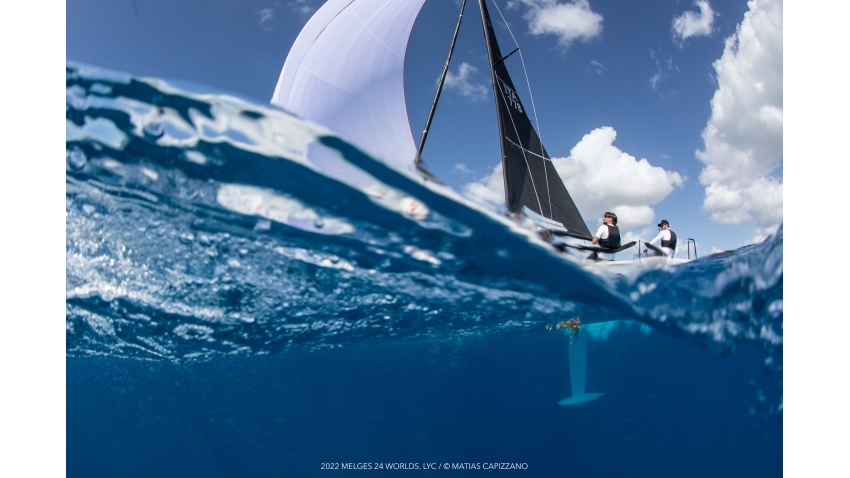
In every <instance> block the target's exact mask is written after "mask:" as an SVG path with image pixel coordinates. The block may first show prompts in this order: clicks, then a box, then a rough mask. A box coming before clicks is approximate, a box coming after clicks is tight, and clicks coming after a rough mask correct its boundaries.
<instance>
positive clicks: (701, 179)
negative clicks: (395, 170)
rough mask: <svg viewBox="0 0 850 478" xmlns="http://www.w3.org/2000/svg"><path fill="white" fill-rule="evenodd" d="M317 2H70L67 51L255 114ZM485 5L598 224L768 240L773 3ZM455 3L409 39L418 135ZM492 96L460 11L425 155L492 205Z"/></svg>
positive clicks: (708, 245) (731, 241)
mask: <svg viewBox="0 0 850 478" xmlns="http://www.w3.org/2000/svg"><path fill="white" fill-rule="evenodd" d="M491 1H492V0H491ZM322 3H323V2H322V1H321V0H294V1H263V0H247V1H234V0H206V1H195V0H184V1H180V2H167V1H164V0H127V1H123V2H114V1H106V0H69V1H68V2H67V3H66V57H67V59H69V60H74V61H81V62H85V63H90V64H93V65H97V66H102V67H107V68H115V69H121V70H124V71H127V72H129V73H132V74H135V75H140V76H152V77H160V78H166V79H179V80H189V81H193V82H197V83H201V84H204V85H207V86H211V87H215V88H219V89H221V90H223V91H227V92H231V93H235V94H237V95H240V96H243V97H245V98H248V99H251V100H253V101H255V102H258V103H267V102H268V101H269V99H270V98H271V95H272V92H273V90H274V87H275V84H276V82H277V79H278V76H279V74H280V70H281V67H282V65H283V62H284V60H285V59H286V55H287V53H288V51H289V48H290V46H291V45H292V43H293V41H294V40H295V37H296V36H297V35H298V32H299V31H300V29H301V27H302V26H303V25H304V24H305V23H306V21H307V20H308V19H309V17H310V15H311V14H312V12H314V11H315V9H317V8H318V7H320V6H321V4H322ZM497 4H498V6H499V8H500V9H501V11H502V13H503V14H504V15H505V18H506V19H507V22H508V26H509V27H510V31H509V30H508V27H506V26H505V23H504V22H502V21H501V17H500V15H499V13H498V11H496V9H495V8H494V7H493V4H492V3H491V4H490V5H489V7H490V11H491V16H492V17H493V19H494V24H495V26H496V28H497V35H498V36H499V42H500V44H501V46H502V49H503V50H504V51H506V52H508V51H510V50H513V48H514V46H513V40H512V38H511V32H512V33H513V36H514V37H515V38H516V40H517V42H518V43H519V46H520V47H521V48H522V50H521V52H522V57H521V58H520V55H519V54H517V55H514V56H512V57H511V58H510V59H508V60H507V61H506V63H507V64H508V68H509V70H510V72H511V74H512V76H513V77H514V82H515V84H516V85H517V88H518V90H519V93H520V95H522V96H523V102H524V103H525V104H526V105H527V107H528V105H531V101H530V98H529V96H528V90H527V88H523V84H524V83H525V75H524V73H523V68H522V67H523V64H522V63H523V61H524V63H525V67H526V70H527V72H528V77H529V80H530V83H531V88H532V92H533V95H534V104H535V106H536V113H537V119H538V120H539V129H540V133H541V137H542V139H543V141H544V144H545V145H546V148H547V150H548V151H549V153H550V155H551V156H552V157H553V158H555V159H554V160H555V163H556V166H557V167H558V169H559V172H561V175H562V178H564V181H565V183H566V184H567V187H568V188H569V190H570V192H571V193H572V194H573V196H574V198H576V202H577V204H578V206H579V208H580V210H581V211H582V213H583V215H584V216H585V219H586V220H587V221H588V222H589V223H590V225H591V228H592V229H594V228H595V227H594V226H595V225H596V224H597V221H598V218H600V217H601V213H602V212H604V211H605V210H614V211H615V212H618V214H619V216H620V218H621V225H622V226H623V229H624V232H625V230H628V231H630V235H631V237H632V238H641V239H644V240H648V239H651V238H652V237H653V236H654V235H655V233H656V232H657V231H656V228H655V227H654V225H655V223H657V222H658V221H659V220H660V219H662V218H663V219H667V220H669V221H670V223H671V225H672V228H673V229H674V230H675V231H676V232H677V234H678V235H679V237H680V238H683V239H684V238H689V237H692V238H695V239H696V240H697V241H698V243H699V245H700V252H701V253H703V254H706V253H709V252H711V251H712V250H725V249H731V248H734V247H738V246H740V245H743V244H745V243H747V242H749V241H752V240H754V239H758V238H759V237H764V236H765V234H766V233H768V232H769V231H771V230H773V229H774V228H775V227H776V225H777V224H778V223H779V221H781V218H782V206H783V202H782V200H783V197H782V187H783V179H782V175H783V169H782V155H783V153H782V151H783V150H782V119H783V118H782V111H783V104H782V99H783V93H782V88H783V84H782V78H783V76H782V73H783V70H782V68H783V66H782V58H783V53H782V47H783V45H782V4H781V2H778V1H775V0H770V1H765V0H759V1H757V2H755V3H753V4H752V5H754V9H753V10H754V11H752V12H751V7H750V5H748V4H747V2H744V1H741V0H735V1H728V0H726V1H720V0H706V1H702V0H699V1H697V2H691V1H678V2H677V1H673V0H669V1H668V0H664V1H652V2H634V1H619V0H618V1H607V2H603V1H599V0H572V1H568V0H511V1H507V0H497ZM459 5H460V2H459V1H455V0H429V1H427V2H426V3H425V6H424V7H423V9H422V12H421V13H420V15H419V17H418V18H417V21H416V24H415V26H414V29H413V33H412V35H411V39H410V43H409V45H408V54H407V64H406V69H405V92H406V97H407V103H408V114H409V117H410V120H411V126H412V130H413V132H414V136H415V137H416V139H417V140H418V135H419V132H420V131H421V129H422V125H423V124H424V121H425V118H426V116H427V113H428V109H429V107H430V104H431V100H432V99H433V95H434V89H435V86H436V80H437V78H438V76H439V73H440V71H441V69H442V65H443V62H444V60H445V55H446V52H447V50H448V46H449V43H450V41H451V35H452V32H453V29H454V26H455V21H456V18H457V13H458V9H459ZM771 11H773V12H774V14H773V15H772V16H771V15H770V12H771ZM748 12H750V13H749V15H750V16H751V17H753V20H751V21H749V22H744V19H745V14H748ZM776 12H778V14H777V13H776ZM777 19H778V24H777ZM768 20H771V21H768ZM742 23H743V25H742ZM739 29H740V30H741V33H740V37H739V36H738V34H737V32H738V30H739ZM730 38H731V40H730V41H731V42H732V47H730V48H726V43H727V40H728V39H730ZM753 39H757V40H758V41H757V42H755V41H753ZM724 52H725V56H724ZM715 64H717V65H719V66H721V68H722V73H718V70H717V69H716V68H715ZM718 89H721V90H722V94H719V95H718V98H719V99H718V100H717V102H716V103H717V105H716V107H715V108H713V107H712V98H713V97H715V94H716V93H717V92H718ZM492 95H493V94H492V89H491V86H490V77H489V72H488V71H487V60H486V47H485V45H484V41H483V35H482V28H481V21H480V18H479V16H478V5H477V2H476V1H475V0H470V1H469V2H468V4H467V10H466V15H465V17H464V23H463V26H462V27H461V33H460V36H459V38H458V44H457V47H456V49H455V54H454V57H453V59H452V66H451V69H450V81H449V82H448V84H447V87H446V89H445V90H444V94H443V97H442V99H441V102H440V105H439V107H438V109H437V114H436V117H435V120H434V123H433V125H432V129H431V132H430V133H429V137H428V143H427V144H426V147H425V151H424V158H425V160H426V161H427V162H428V164H429V166H430V167H431V169H432V171H433V172H434V173H435V174H437V175H438V176H439V177H441V178H442V179H444V180H445V181H446V182H447V183H448V184H449V185H450V186H452V187H453V188H454V189H456V190H457V191H461V192H464V193H465V194H466V195H467V196H469V197H472V198H473V199H476V200H479V201H480V202H482V203H483V204H490V205H495V204H498V202H499V196H500V194H501V192H500V191H499V190H498V185H499V183H501V181H495V180H494V178H497V177H498V174H499V173H498V172H496V173H495V175H494V168H496V167H497V165H498V163H499V159H498V158H499V155H500V153H499V142H498V134H497V124H496V120H495V116H494V114H495V113H494V112H495V106H494V104H493V96H492ZM715 110H717V112H715ZM721 113H722V114H721ZM704 132H707V133H706V135H705V137H704V135H703V133H704ZM697 152H700V153H699V154H698V153H697ZM622 153H625V154H622ZM491 186H495V187H491ZM494 198H495V199H494Z"/></svg>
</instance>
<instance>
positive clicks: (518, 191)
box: [478, 0, 592, 239]
mask: <svg viewBox="0 0 850 478" xmlns="http://www.w3.org/2000/svg"><path fill="white" fill-rule="evenodd" d="M478 4H479V6H480V7H481V19H482V23H483V26H484V38H485V41H486V42H487V53H488V56H489V59H490V72H491V75H492V79H493V93H494V97H495V101H496V116H497V119H498V123H499V138H500V141H501V146H502V173H503V175H504V183H505V204H506V205H507V208H508V211H510V212H512V213H520V212H522V211H523V209H524V208H526V210H530V211H533V212H534V213H535V214H538V215H539V216H540V217H542V218H544V219H546V221H540V224H542V225H543V227H546V228H547V229H549V230H550V231H553V232H555V233H559V234H566V235H569V236H574V237H577V238H581V239H591V237H592V236H591V235H590V231H589V230H588V229H587V225H586V224H585V222H584V219H583V218H582V217H581V213H579V211H578V208H577V207H576V205H575V202H574V201H573V199H572V197H571V196H570V193H569V192H568V191H567V188H566V187H565V186H564V183H563V181H562V180H561V177H560V176H559V175H558V172H557V171H556V170H555V166H554V164H552V161H551V159H550V157H549V153H547V152H546V148H545V147H544V146H543V142H542V141H540V137H539V136H538V135H537V132H536V131H535V130H534V126H533V125H532V124H531V120H530V119H529V118H528V114H527V112H526V109H525V108H524V107H523V105H522V101H521V100H520V97H519V95H518V94H517V92H516V88H515V87H514V84H513V81H512V80H511V76H510V74H509V73H508V70H507V66H506V65H505V62H504V61H503V60H504V59H506V58H507V57H508V56H510V54H509V55H507V56H505V57H503V56H502V54H501V50H500V49H499V44H498V42H497V40H496V33H495V31H494V29H493V24H492V22H491V20H490V13H489V12H488V10H487V5H486V0H478ZM514 51H516V50H514ZM511 53H513V52H511ZM564 230H565V231H564Z"/></svg>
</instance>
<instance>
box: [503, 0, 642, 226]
mask: <svg viewBox="0 0 850 478" xmlns="http://www.w3.org/2000/svg"><path fill="white" fill-rule="evenodd" d="M495 2H496V0H493V3H495ZM527 5H529V6H531V8H533V9H534V10H535V11H536V13H537V17H538V18H540V19H541V20H543V23H545V24H546V26H547V27H549V30H555V29H554V28H552V25H550V24H549V22H547V21H546V17H545V16H544V15H542V14H541V13H540V7H538V6H537V5H536V4H534V3H527ZM496 9H497V10H498V9H499V6H498V5H497V6H496ZM501 13H502V12H499V14H500V15H501ZM502 18H503V19H504V17H502ZM508 31H510V27H508ZM511 36H513V33H511ZM514 41H516V40H514ZM519 57H520V58H522V52H521V51H520V52H519ZM523 68H525V65H524V64H523ZM584 80H585V81H587V85H588V86H589V87H590V91H592V92H593V96H595V97H596V101H598V102H599V106H601V107H602V111H604V112H605V116H607V117H608V121H609V122H610V123H611V127H612V128H614V131H615V132H616V131H617V128H616V127H615V126H614V122H613V121H611V116H609V115H608V111H607V110H606V109H605V105H603V104H602V100H600V99H599V96H597V95H596V90H594V89H593V86H592V85H591V84H590V81H588V80H587V78H585V79H584ZM529 93H530V88H529ZM531 101H532V107H533V106H534V99H532V100H531ZM534 118H535V120H536V119H537V116H536V113H535V117H534ZM537 128H538V130H539V129H540V125H539V124H538V125H537ZM619 140H620V146H622V147H623V152H624V153H626V154H628V150H627V149H626V145H625V143H624V142H623V139H622V138H619ZM540 144H541V146H542V144H543V137H542V136H541V137H540ZM632 169H634V170H635V176H637V180H638V184H640V188H641V190H643V197H644V198H646V205H647V206H648V207H649V208H650V209H651V208H652V204H651V203H650V202H649V196H648V195H647V194H646V188H645V187H644V186H643V181H641V180H640V174H638V171H637V167H635V165H634V164H632Z"/></svg>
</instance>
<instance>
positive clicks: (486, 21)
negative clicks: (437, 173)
mask: <svg viewBox="0 0 850 478" xmlns="http://www.w3.org/2000/svg"><path fill="white" fill-rule="evenodd" d="M485 1H487V0H478V7H479V8H480V10H481V23H482V24H483V26H484V43H486V44H487V58H488V61H489V63H490V79H491V81H492V82H493V98H494V99H495V100H496V110H497V112H498V110H499V89H498V86H496V69H495V68H494V66H495V65H494V64H493V61H494V60H493V59H494V58H496V57H497V56H501V55H502V53H501V52H500V51H499V45H498V44H497V43H496V42H495V41H492V40H491V38H490V29H492V28H493V25H492V24H491V23H490V14H489V13H488V12H487V6H486V5H484V2H485ZM488 27H489V28H488ZM491 44H492V46H491ZM493 49H495V50H496V51H495V52H494V51H493ZM499 63H501V62H499ZM497 123H499V146H500V147H501V148H500V151H501V152H502V183H503V184H504V186H505V204H506V205H507V206H508V211H509V212H516V211H513V210H511V202H510V199H509V198H508V172H507V171H506V170H505V160H506V159H507V156H506V155H505V144H504V143H505V142H504V140H503V139H502V138H504V137H505V132H504V131H503V130H502V128H503V126H502V121H501V119H500V120H499V121H497Z"/></svg>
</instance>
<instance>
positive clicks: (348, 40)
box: [272, 0, 425, 168]
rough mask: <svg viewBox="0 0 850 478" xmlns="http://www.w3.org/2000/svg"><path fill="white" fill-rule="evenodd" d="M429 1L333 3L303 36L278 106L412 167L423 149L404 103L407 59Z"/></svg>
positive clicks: (286, 69) (280, 87)
mask: <svg viewBox="0 0 850 478" xmlns="http://www.w3.org/2000/svg"><path fill="white" fill-rule="evenodd" d="M424 3H425V0H328V2H327V3H325V4H324V5H323V6H322V8H320V9H319V10H318V11H317V12H316V14H315V15H313V17H312V18H311V19H310V21H308V22H307V25H305V26H304V28H303V29H302V30H301V33H300V34H299V35H298V38H297V39H296V40H295V43H294V44H293V45H292V49H291V50H290V51H289V55H288V56H287V57H286V63H284V65H283V71H282V72H281V73H280V79H279V80H278V82H277V87H276V88H275V91H274V96H272V104H274V105H276V106H279V107H281V108H283V109H285V110H287V111H291V112H293V113H295V114H297V115H299V116H301V117H303V118H305V119H308V120H310V121H313V122H315V123H318V124H320V125H322V126H325V127H326V128H329V129H331V130H333V131H334V132H336V133H337V134H339V135H340V136H341V137H342V138H344V139H346V140H348V141H350V142H351V143H352V144H354V145H355V146H357V147H359V148H360V149H362V150H364V151H366V152H367V153H369V154H371V155H373V156H375V157H377V158H380V159H381V160H383V161H385V162H387V163H390V164H393V165H395V166H396V167H399V168H406V167H408V166H409V165H410V164H412V163H413V157H414V155H415V154H416V145H415V143H414V140H413V134H412V133H411V130H410V123H409V121H408V117H407V106H406V104H405V100H404V56H405V53H406V51H407V42H408V38H409V37H410V32H411V30H412V29H413V22H414V21H415V20H416V16H417V15H419V10H420V9H421V8H422V5H423V4H424Z"/></svg>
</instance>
